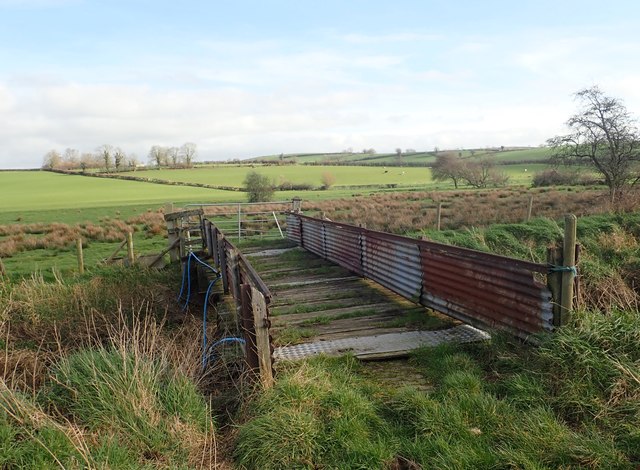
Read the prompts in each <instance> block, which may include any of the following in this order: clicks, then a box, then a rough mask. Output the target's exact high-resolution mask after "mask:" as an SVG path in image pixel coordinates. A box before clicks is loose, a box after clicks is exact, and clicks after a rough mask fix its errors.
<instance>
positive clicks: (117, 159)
mask: <svg viewBox="0 0 640 470" xmlns="http://www.w3.org/2000/svg"><path fill="white" fill-rule="evenodd" d="M125 158H127V155H126V154H125V153H124V151H123V150H122V149H121V148H120V147H116V149H115V150H114V151H113V161H114V165H115V167H116V171H119V170H120V167H121V166H122V164H123V163H124V160H125Z"/></svg>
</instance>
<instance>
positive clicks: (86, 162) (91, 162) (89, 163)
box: [80, 152, 98, 172]
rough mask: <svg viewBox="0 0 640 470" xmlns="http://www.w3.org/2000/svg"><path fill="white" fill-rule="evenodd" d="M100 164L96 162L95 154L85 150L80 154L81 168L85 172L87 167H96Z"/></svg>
mask: <svg viewBox="0 0 640 470" xmlns="http://www.w3.org/2000/svg"><path fill="white" fill-rule="evenodd" d="M96 166H98V165H97V164H96V157H95V155H94V154H92V153H90V152H85V153H83V154H82V155H81V156H80V169H81V170H82V171H83V172H84V171H86V170H87V168H95V167H96Z"/></svg>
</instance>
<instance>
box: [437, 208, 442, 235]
mask: <svg viewBox="0 0 640 470" xmlns="http://www.w3.org/2000/svg"><path fill="white" fill-rule="evenodd" d="M441 217H442V203H441V202H439V203H438V210H437V211H436V230H437V231H440V220H441Z"/></svg>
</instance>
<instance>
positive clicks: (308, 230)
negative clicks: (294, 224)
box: [301, 219, 326, 258]
mask: <svg viewBox="0 0 640 470" xmlns="http://www.w3.org/2000/svg"><path fill="white" fill-rule="evenodd" d="M301 230H302V246H303V247H305V248H306V249H307V250H309V251H311V252H312V253H315V254H316V255H318V256H322V257H323V258H326V256H325V248H324V228H323V224H322V221H318V222H311V221H309V220H306V219H302V224H301Z"/></svg>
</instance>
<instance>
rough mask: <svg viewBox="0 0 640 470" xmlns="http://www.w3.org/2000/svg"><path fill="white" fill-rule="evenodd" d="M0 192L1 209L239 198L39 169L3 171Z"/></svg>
mask: <svg viewBox="0 0 640 470" xmlns="http://www.w3.org/2000/svg"><path fill="white" fill-rule="evenodd" d="M0 195H1V196H2V197H1V198H0V212H7V211H29V210H52V209H63V208H78V209H80V208H92V207H105V206H114V205H133V204H156V205H159V204H162V203H164V202H166V201H176V202H187V201H194V200H197V201H200V200H204V201H211V202H214V201H215V202H221V201H232V200H237V199H238V194H235V193H233V192H227V191H215V190H211V189H201V188H193V187H179V186H159V185H155V184H150V183H140V182H132V181H120V180H113V179H104V178H89V177H83V176H75V175H62V174H57V173H49V172H40V171H37V172H36V171H6V172H0Z"/></svg>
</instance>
